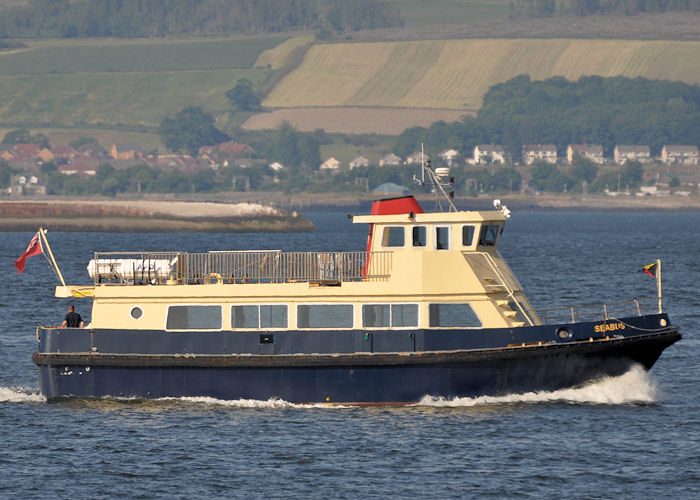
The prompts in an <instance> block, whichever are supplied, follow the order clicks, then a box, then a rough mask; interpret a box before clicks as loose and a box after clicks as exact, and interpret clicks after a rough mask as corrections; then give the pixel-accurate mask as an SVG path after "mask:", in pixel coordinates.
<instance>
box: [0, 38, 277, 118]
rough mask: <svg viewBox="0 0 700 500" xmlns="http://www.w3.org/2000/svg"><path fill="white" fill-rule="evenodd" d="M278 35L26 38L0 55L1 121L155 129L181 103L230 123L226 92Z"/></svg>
mask: <svg viewBox="0 0 700 500" xmlns="http://www.w3.org/2000/svg"><path fill="white" fill-rule="evenodd" d="M284 40H285V38H283V37H254V38H220V39H193V40H163V39H160V40H131V41H115V40H98V41H96V40H81V41H75V40H71V41H36V42H27V45H28V48H27V49H20V50H11V51H6V52H0V125H3V126H13V125H20V124H21V125H28V126H37V125H47V126H48V125H51V126H68V127H73V126H84V125H91V124H92V125H101V126H104V127H107V128H108V127H110V126H127V127H137V126H143V127H147V128H148V127H157V126H158V125H159V124H160V121H161V120H162V118H163V117H164V116H166V115H170V114H174V113H175V112H177V111H179V110H180V109H182V108H183V107H184V106H187V105H194V106H202V107H203V108H205V109H207V110H208V111H211V112H213V113H214V114H215V115H216V116H217V119H218V121H219V122H220V124H221V125H222V126H226V125H227V124H228V122H229V120H230V111H231V106H230V104H229V103H228V102H227V101H226V98H225V92H226V90H228V89H230V88H231V87H233V86H234V84H235V82H236V80H237V79H239V78H248V79H249V80H251V81H252V82H253V83H254V84H255V85H260V84H261V83H262V82H263V81H264V80H265V79H266V78H267V77H268V76H269V74H270V70H269V69H267V68H256V69H253V64H254V63H255V61H256V60H257V58H258V57H259V56H260V54H261V53H262V52H264V51H265V50H267V49H271V48H273V47H275V46H276V45H278V44H279V43H281V42H283V41H284Z"/></svg>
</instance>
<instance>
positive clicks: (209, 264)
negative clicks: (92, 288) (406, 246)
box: [88, 250, 392, 285]
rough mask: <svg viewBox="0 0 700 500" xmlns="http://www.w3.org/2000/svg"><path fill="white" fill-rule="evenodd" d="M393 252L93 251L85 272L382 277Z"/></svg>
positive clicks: (193, 279) (234, 278)
mask: <svg viewBox="0 0 700 500" xmlns="http://www.w3.org/2000/svg"><path fill="white" fill-rule="evenodd" d="M391 268H392V252H365V251H362V252H282V251H280V250H243V251H239V250H234V251H214V252H208V253H187V252H96V253H95V258H94V260H93V261H91V262H90V264H89V266H88V271H89V273H90V276H91V277H92V278H93V279H94V281H95V283H96V284H98V283H114V284H152V285H155V284H163V283H169V284H204V283H212V282H217V283H290V282H319V283H322V284H331V283H336V282H337V283H340V282H346V281H386V280H388V279H389V277H390V275H391Z"/></svg>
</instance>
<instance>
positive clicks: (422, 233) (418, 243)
mask: <svg viewBox="0 0 700 500" xmlns="http://www.w3.org/2000/svg"><path fill="white" fill-rule="evenodd" d="M411 231H412V234H413V246H414V247H424V246H426V245H427V244H428V232H427V231H426V229H425V226H413V228H412V229H411Z"/></svg>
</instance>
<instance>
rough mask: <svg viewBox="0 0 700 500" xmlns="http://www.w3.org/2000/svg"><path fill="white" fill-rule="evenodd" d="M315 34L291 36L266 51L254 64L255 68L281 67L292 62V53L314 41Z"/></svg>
mask: <svg viewBox="0 0 700 500" xmlns="http://www.w3.org/2000/svg"><path fill="white" fill-rule="evenodd" d="M313 41H314V37H313V36H299V37H294V38H290V39H289V40H286V41H284V42H282V43H280V44H279V45H277V46H275V47H273V48H271V49H267V50H266V51H264V52H263V53H262V54H260V56H258V59H257V60H256V61H255V64H254V65H253V67H254V68H265V69H281V68H283V67H285V66H287V65H288V64H289V63H290V59H291V58H292V54H294V52H295V51H297V50H299V49H301V48H303V47H304V46H306V45H309V44H311V43H313Z"/></svg>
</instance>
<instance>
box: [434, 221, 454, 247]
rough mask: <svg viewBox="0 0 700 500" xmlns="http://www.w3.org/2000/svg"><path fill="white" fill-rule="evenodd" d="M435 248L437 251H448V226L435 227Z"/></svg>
mask: <svg viewBox="0 0 700 500" xmlns="http://www.w3.org/2000/svg"><path fill="white" fill-rule="evenodd" d="M435 248H436V249H437V250H449V249H450V228H449V226H437V227H436V228H435Z"/></svg>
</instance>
